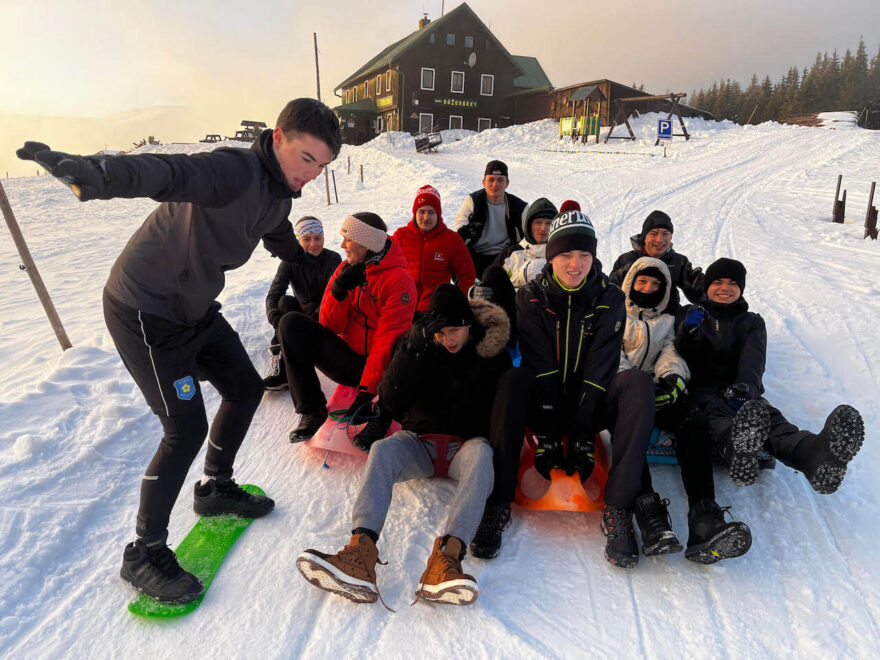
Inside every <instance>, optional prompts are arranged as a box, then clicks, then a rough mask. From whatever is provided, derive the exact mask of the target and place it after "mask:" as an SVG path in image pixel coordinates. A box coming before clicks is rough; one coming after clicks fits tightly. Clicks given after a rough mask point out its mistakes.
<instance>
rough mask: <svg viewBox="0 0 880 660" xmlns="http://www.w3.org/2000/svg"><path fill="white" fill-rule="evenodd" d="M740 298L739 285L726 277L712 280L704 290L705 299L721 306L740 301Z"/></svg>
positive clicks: (740, 290)
mask: <svg viewBox="0 0 880 660" xmlns="http://www.w3.org/2000/svg"><path fill="white" fill-rule="evenodd" d="M740 296H742V289H740V288H739V284H737V283H736V282H734V281H733V280H731V279H729V278H727V277H722V278H720V279H717V280H713V281H712V282H711V283H710V284H709V288H708V289H706V297H708V298H709V300H711V301H712V302H716V303H720V304H722V305H729V304H730V303H735V302H736V301H737V300H739V299H740Z"/></svg>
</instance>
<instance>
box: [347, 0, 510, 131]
mask: <svg viewBox="0 0 880 660" xmlns="http://www.w3.org/2000/svg"><path fill="white" fill-rule="evenodd" d="M520 73H521V72H520V70H519V69H518V68H517V65H516V62H515V60H514V59H513V57H512V56H511V55H510V53H509V52H508V51H507V49H505V48H504V46H503V45H502V44H501V43H500V42H499V41H498V40H497V39H496V38H495V36H494V35H493V34H492V33H491V31H489V29H488V28H487V27H486V26H485V24H483V22H482V21H481V20H480V19H479V17H478V16H477V15H476V14H475V13H474V12H473V11H472V10H471V9H470V7H469V6H468V5H467V4H461V5H459V6H458V7H456V8H455V9H453V10H452V11H450V12H449V13H448V14H446V15H445V16H443V17H441V18H439V19H437V20H434V21H428V20H427V19H423V20H422V21H420V22H419V29H418V30H417V31H416V32H414V33H412V34H410V35H408V36H407V37H405V38H404V39H402V40H401V41H399V42H397V43H395V44H392V45H391V46H389V47H388V48H386V49H385V50H384V51H383V52H382V53H380V54H379V55H378V56H376V57H375V58H373V59H372V60H371V61H370V62H368V63H367V64H366V65H364V66H363V67H361V69H360V70H359V71H357V72H356V73H355V74H353V75H352V76H350V77H349V78H348V79H347V80H345V81H344V82H343V83H341V84H340V85H339V87H337V89H336V91H337V95H338V96H340V98H341V100H342V104H341V105H340V106H338V107H337V108H334V109H335V110H336V112H337V114H338V115H339V116H340V119H341V120H342V124H343V135H344V137H345V140H346V142H348V143H350V144H360V143H361V142H363V141H366V140H365V139H364V138H367V139H369V137H371V136H372V135H375V134H376V133H380V132H382V131H387V130H393V131H406V132H409V133H415V132H417V131H419V130H420V129H424V128H426V127H429V126H430V127H434V128H439V129H441V130H445V129H449V128H464V129H469V130H475V131H476V130H482V129H485V128H488V127H498V126H508V125H510V124H511V123H513V122H512V116H511V106H510V102H509V98H508V97H509V96H510V95H511V94H512V93H513V92H515V91H517V88H516V87H514V79H515V78H516V77H517V76H519V75H520ZM365 100H366V101H368V102H369V103H366V104H365V103H361V102H362V101H365ZM370 104H372V112H370V111H369V109H368V108H369V106H370ZM365 127H368V130H367V131H366V132H365V131H364V128H365ZM370 133H372V135H370Z"/></svg>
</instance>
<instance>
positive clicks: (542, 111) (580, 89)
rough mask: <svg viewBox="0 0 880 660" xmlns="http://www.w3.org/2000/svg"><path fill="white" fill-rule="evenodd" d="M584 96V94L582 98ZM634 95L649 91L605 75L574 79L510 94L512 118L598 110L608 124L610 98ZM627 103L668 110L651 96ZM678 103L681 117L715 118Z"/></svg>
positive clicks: (534, 118)
mask: <svg viewBox="0 0 880 660" xmlns="http://www.w3.org/2000/svg"><path fill="white" fill-rule="evenodd" d="M585 96H586V98H584V97H585ZM636 96H651V94H650V93H649V92H645V91H643V90H638V89H636V88H634V87H630V86H629V85H622V84H620V83H618V82H614V81H613V80H607V79H602V80H592V81H590V82H585V83H578V84H577V85H569V86H568V87H560V88H559V89H553V90H550V91H548V92H542V93H536V94H526V95H521V96H519V97H514V102H513V109H512V112H513V122H514V123H515V124H526V123H528V122H531V121H537V120H539V119H545V118H548V117H549V118H551V119H559V118H561V117H575V116H576V117H581V116H584V115H587V116H592V115H596V114H598V115H599V117H600V118H601V120H602V126H609V125H610V124H611V121H612V119H613V118H614V110H615V108H614V100H615V99H621V98H633V97H636ZM629 105H630V106H631V107H632V108H633V109H635V110H637V111H638V112H639V113H645V112H669V102H668V101H663V100H657V99H652V100H646V101H644V102H640V103H630V104H629ZM680 107H681V113H682V115H683V116H685V117H703V118H705V119H715V117H714V116H713V115H712V114H711V113H708V112H706V111H704V110H699V109H697V108H691V107H690V106H687V105H683V104H682V105H681V106H680Z"/></svg>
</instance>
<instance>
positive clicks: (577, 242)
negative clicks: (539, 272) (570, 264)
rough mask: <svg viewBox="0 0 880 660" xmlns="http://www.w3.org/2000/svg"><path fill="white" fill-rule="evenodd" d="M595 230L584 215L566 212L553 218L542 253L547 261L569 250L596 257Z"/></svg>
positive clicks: (578, 212)
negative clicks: (545, 248)
mask: <svg viewBox="0 0 880 660" xmlns="http://www.w3.org/2000/svg"><path fill="white" fill-rule="evenodd" d="M596 245H597V241H596V230H595V228H594V227H593V223H592V222H590V218H589V217H587V214H586V213H582V212H581V211H566V212H565V213H560V214H559V215H557V216H556V217H555V218H553V224H552V225H550V237H549V238H548V239H547V250H546V252H545V253H544V254H545V255H546V258H547V261H550V260H551V259H553V257H555V256H557V255H560V254H562V253H563V252H569V251H571V250H583V251H584V252H589V253H590V254H592V255H593V257H595V256H596Z"/></svg>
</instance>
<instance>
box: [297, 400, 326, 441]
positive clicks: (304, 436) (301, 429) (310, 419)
mask: <svg viewBox="0 0 880 660" xmlns="http://www.w3.org/2000/svg"><path fill="white" fill-rule="evenodd" d="M325 421H327V409H326V408H324V410H321V411H319V412H316V413H303V414H302V415H301V416H300V418H299V424H297V427H296V428H295V429H293V430H292V431H291V432H290V441H291V442H305V441H306V440H311V439H312V436H313V435H315V433H317V432H318V429H319V428H321V425H322V424H323V423H324V422H325Z"/></svg>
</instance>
